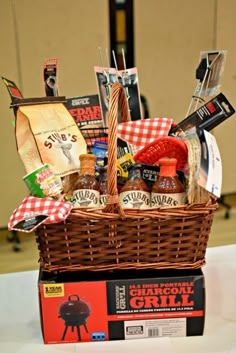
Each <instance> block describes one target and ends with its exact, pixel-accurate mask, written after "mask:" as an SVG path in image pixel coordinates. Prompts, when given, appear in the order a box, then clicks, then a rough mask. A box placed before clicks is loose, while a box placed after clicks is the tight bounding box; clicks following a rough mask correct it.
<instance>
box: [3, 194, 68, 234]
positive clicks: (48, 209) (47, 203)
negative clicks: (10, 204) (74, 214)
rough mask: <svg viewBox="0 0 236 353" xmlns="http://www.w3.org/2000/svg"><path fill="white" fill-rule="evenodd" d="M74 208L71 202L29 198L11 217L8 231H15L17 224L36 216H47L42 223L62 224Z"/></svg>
mask: <svg viewBox="0 0 236 353" xmlns="http://www.w3.org/2000/svg"><path fill="white" fill-rule="evenodd" d="M72 207H73V204H72V203H71V202H64V201H58V200H52V199H50V198H38V197H34V196H28V197H26V198H25V199H24V200H23V201H22V203H21V204H20V206H18V207H17V208H16V209H15V211H14V212H13V214H12V215H11V217H10V220H9V223H8V229H9V230H13V228H14V226H15V225H16V224H17V223H19V222H20V221H22V220H24V219H25V218H27V217H31V216H34V215H35V216H36V215H47V216H48V218H47V219H45V220H44V221H43V222H42V223H45V224H48V223H58V222H61V221H63V220H65V219H66V218H67V217H68V215H69V214H70V211H71V209H72ZM34 229H35V228H34ZM22 231H23V230H22Z"/></svg>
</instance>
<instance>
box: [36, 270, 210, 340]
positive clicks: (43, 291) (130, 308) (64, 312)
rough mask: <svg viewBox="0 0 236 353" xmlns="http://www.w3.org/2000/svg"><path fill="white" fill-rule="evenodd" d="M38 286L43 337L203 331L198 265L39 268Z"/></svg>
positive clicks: (89, 337)
mask: <svg viewBox="0 0 236 353" xmlns="http://www.w3.org/2000/svg"><path fill="white" fill-rule="evenodd" d="M38 288H39V302H40V310H41V324H42V333H43V338H44V342H45V343H66V342H86V341H87V342H88V341H105V340H124V339H125V340H127V339H134V338H135V339H136V338H147V337H158V336H165V337H176V336H195V335H202V334H203V329H204V319H205V286H204V276H203V273H202V271H201V270H200V269H199V270H188V271H187V270H185V271H183V270H169V271H162V270H148V271H146V270H141V271H138V270H133V271H130V270H127V271H124V270H123V271H116V272H113V273H112V272H109V273H107V272H105V271H104V272H102V273H101V272H94V273H93V272H70V273H67V272H64V273H61V274H59V275H56V274H50V273H47V272H43V271H40V275H39V281H38Z"/></svg>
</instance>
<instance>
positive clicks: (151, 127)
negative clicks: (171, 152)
mask: <svg viewBox="0 0 236 353" xmlns="http://www.w3.org/2000/svg"><path fill="white" fill-rule="evenodd" d="M173 122H174V120H173V119H171V118H152V119H143V120H135V121H128V122H126V123H120V124H119V125H118V131H117V133H118V136H119V137H120V138H122V139H123V140H125V141H127V142H128V143H129V144H131V145H132V146H134V147H135V150H136V152H137V151H138V150H140V149H142V148H143V147H144V146H146V145H147V144H148V143H150V142H152V141H154V140H156V139H157V138H158V137H160V136H167V135H168V133H169V131H170V128H171V125H172V124H173Z"/></svg>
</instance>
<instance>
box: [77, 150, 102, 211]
mask: <svg viewBox="0 0 236 353" xmlns="http://www.w3.org/2000/svg"><path fill="white" fill-rule="evenodd" d="M79 159H80V172H79V176H78V179H77V180H76V182H75V184H74V187H73V189H74V191H73V204H74V207H82V206H84V207H99V206H100V205H99V195H100V193H99V182H98V181H97V179H96V177H95V163H96V156H94V155H93V154H82V155H80V157H79Z"/></svg>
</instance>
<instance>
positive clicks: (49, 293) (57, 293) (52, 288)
mask: <svg viewBox="0 0 236 353" xmlns="http://www.w3.org/2000/svg"><path fill="white" fill-rule="evenodd" d="M43 294H44V298H49V297H64V284H63V283H48V284H44V285H43Z"/></svg>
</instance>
